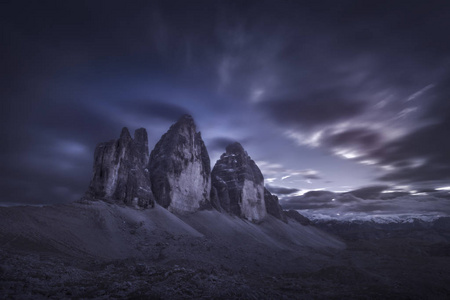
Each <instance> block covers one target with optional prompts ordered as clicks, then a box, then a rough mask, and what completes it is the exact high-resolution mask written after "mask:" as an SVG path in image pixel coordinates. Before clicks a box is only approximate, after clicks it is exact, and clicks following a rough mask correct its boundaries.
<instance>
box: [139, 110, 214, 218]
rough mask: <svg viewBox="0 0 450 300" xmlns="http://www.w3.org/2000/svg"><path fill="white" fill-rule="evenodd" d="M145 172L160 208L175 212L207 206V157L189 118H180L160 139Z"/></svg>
mask: <svg viewBox="0 0 450 300" xmlns="http://www.w3.org/2000/svg"><path fill="white" fill-rule="evenodd" d="M148 169H149V170H150V173H151V174H150V180H151V183H152V188H153V193H154V194H155V198H156V201H157V202H158V203H159V204H160V205H161V206H163V207H165V208H168V209H169V210H170V211H176V212H193V211H196V210H199V209H202V208H204V207H209V206H210V192H211V167H210V160H209V155H208V151H207V150H206V147H205V144H204V143H203V140H202V137H201V134H200V132H196V126H195V123H194V120H193V119H192V117H191V116H188V115H185V116H183V117H181V118H180V120H179V121H178V122H177V123H175V124H174V125H172V126H171V127H170V129H169V131H167V133H165V134H164V135H163V136H162V137H161V139H160V140H159V142H158V143H157V144H156V146H155V149H154V150H153V151H152V153H151V155H150V162H149V165H148Z"/></svg>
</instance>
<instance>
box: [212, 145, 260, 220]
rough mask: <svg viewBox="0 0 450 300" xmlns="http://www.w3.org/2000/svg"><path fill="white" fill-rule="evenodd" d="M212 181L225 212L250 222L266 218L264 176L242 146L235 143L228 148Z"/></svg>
mask: <svg viewBox="0 0 450 300" xmlns="http://www.w3.org/2000/svg"><path fill="white" fill-rule="evenodd" d="M211 178H212V184H213V187H214V188H215V190H216V194H217V197H218V199H219V203H220V207H221V208H222V209H223V210H224V211H227V212H229V213H231V214H234V215H237V216H240V217H242V218H245V219H247V220H250V221H259V220H261V219H262V218H264V217H265V216H266V213H267V212H266V205H265V202H264V177H263V175H262V174H261V171H260V170H259V168H258V166H257V165H256V164H255V162H254V161H253V160H252V159H251V158H250V157H249V156H248V154H247V152H246V151H245V150H244V148H243V147H242V146H241V144H239V143H233V144H231V145H229V146H228V147H227V148H226V152H225V153H224V154H222V156H221V157H220V159H219V160H218V161H217V163H216V165H215V166H214V168H213V170H212V173H211Z"/></svg>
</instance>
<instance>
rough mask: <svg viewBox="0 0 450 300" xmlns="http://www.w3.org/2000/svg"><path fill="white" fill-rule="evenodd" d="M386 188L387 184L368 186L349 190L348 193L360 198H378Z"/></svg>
mask: <svg viewBox="0 0 450 300" xmlns="http://www.w3.org/2000/svg"><path fill="white" fill-rule="evenodd" d="M388 188H389V186H386V185H378V186H368V187H363V188H359V189H356V190H353V191H350V192H348V194H351V195H353V196H355V197H357V198H360V199H378V198H379V197H380V195H381V193H382V192H383V191H385V190H387V189H388Z"/></svg>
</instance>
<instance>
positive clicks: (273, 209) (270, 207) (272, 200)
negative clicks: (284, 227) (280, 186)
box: [264, 188, 286, 222]
mask: <svg viewBox="0 0 450 300" xmlns="http://www.w3.org/2000/svg"><path fill="white" fill-rule="evenodd" d="M264 202H265V204H266V210H267V213H268V214H269V215H272V216H274V217H275V218H277V219H280V220H281V221H283V222H286V216H285V215H284V213H283V209H282V208H281V205H280V202H279V201H278V197H277V196H275V195H272V194H271V193H270V192H269V191H268V190H267V189H266V188H264Z"/></svg>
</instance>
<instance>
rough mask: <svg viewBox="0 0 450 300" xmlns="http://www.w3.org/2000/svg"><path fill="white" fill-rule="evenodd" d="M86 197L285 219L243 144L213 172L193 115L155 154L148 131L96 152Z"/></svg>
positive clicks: (229, 149) (255, 218)
mask: <svg viewBox="0 0 450 300" xmlns="http://www.w3.org/2000/svg"><path fill="white" fill-rule="evenodd" d="M85 198H87V199H90V200H105V201H110V202H111V201H112V202H116V203H117V202H119V203H124V204H126V205H129V206H135V207H142V208H146V207H149V206H151V207H153V206H154V205H155V201H156V202H157V203H158V204H159V205H161V206H163V207H164V208H167V209H168V210H169V211H172V212H178V213H183V212H194V211H197V210H202V209H211V208H214V209H216V210H218V211H221V212H227V213H230V214H233V215H237V216H239V217H241V218H245V219H247V220H250V221H259V220H261V219H263V218H264V217H265V216H266V214H267V213H268V214H271V215H273V216H275V217H277V218H279V219H281V220H283V221H285V216H284V214H283V211H282V209H281V207H280V205H279V203H278V198H277V197H276V196H273V195H271V194H270V192H269V191H268V190H267V189H265V188H264V177H263V175H262V173H261V171H260V170H259V168H258V166H257V165H256V163H255V162H254V161H253V160H252V159H251V158H250V156H248V154H247V152H246V151H245V150H244V148H243V147H242V146H241V144H239V143H233V144H231V145H229V146H227V148H226V152H225V153H224V154H222V156H221V157H220V159H219V160H218V161H217V163H216V165H215V166H214V168H213V170H212V172H211V167H210V159H209V155H208V150H207V149H206V146H205V144H204V142H203V140H202V137H201V134H200V132H197V129H196V126H195V122H194V120H193V118H192V117H191V116H189V115H184V116H182V117H181V118H180V119H179V120H178V122H176V123H175V124H173V125H172V126H171V127H170V129H169V130H168V131H167V132H166V133H165V134H164V135H163V136H162V137H161V139H160V140H159V142H158V143H157V144H156V146H155V148H154V149H153V151H152V152H151V154H150V156H149V151H148V138H147V131H146V130H145V129H144V128H140V129H137V130H136V131H135V133H134V138H132V137H131V135H130V133H129V131H128V129H127V128H123V129H122V133H121V134H120V138H119V139H118V140H112V141H109V142H106V143H100V144H99V145H98V146H97V147H96V149H95V155H94V167H93V177H92V181H91V183H90V185H89V189H88V191H87V192H86V195H85Z"/></svg>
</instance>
